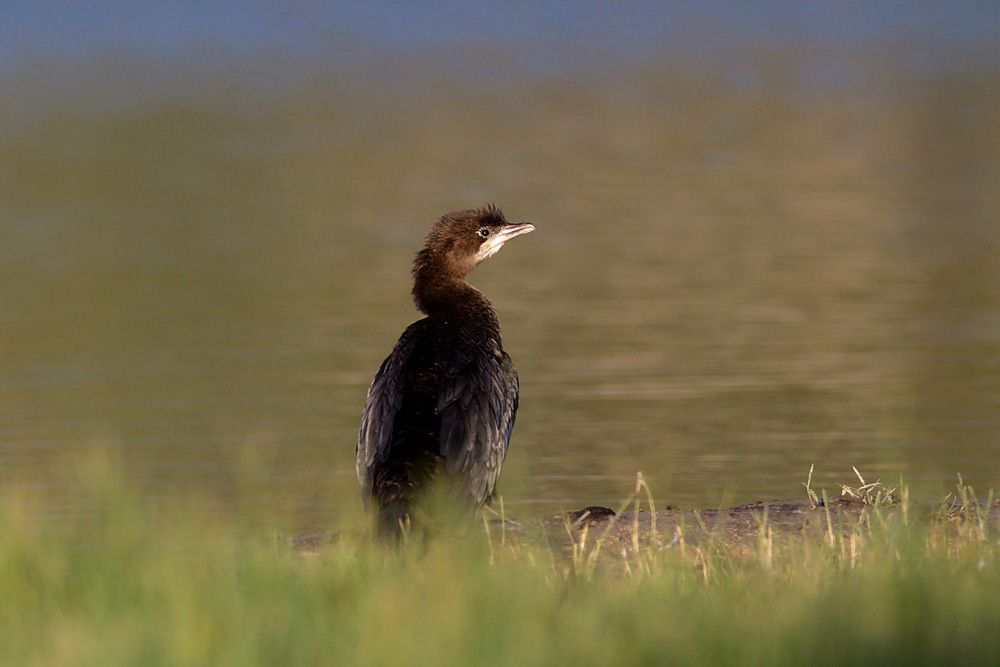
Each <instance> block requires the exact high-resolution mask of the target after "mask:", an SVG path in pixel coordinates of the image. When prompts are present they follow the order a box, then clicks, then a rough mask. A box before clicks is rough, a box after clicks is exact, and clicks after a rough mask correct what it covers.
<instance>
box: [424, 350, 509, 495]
mask: <svg viewBox="0 0 1000 667" xmlns="http://www.w3.org/2000/svg"><path fill="white" fill-rule="evenodd" d="M491 343H492V344H491V345H487V346H482V345H477V346H471V347H466V348H465V349H463V346H459V347H458V349H456V350H455V351H454V353H453V354H450V355H448V356H447V357H445V358H443V359H442V362H443V363H442V368H441V387H440V392H439V394H438V405H437V410H438V414H440V415H441V455H442V456H444V458H445V461H446V463H447V466H448V472H449V474H451V476H452V477H453V478H462V479H464V483H465V484H466V485H467V490H468V492H469V494H470V496H471V498H472V499H473V500H475V502H476V503H477V504H482V503H483V502H485V501H486V500H487V499H488V498H489V497H490V496H491V495H492V494H493V490H494V488H495V487H496V483H497V478H498V477H499V476H500V466H501V465H502V464H503V460H504V457H505V456H506V455H507V445H508V444H509V443H510V434H511V432H512V431H513V430H514V417H515V415H516V413H517V400H518V386H517V371H516V370H515V369H514V364H513V362H511V360H510V357H509V356H507V353H506V352H504V351H503V350H502V349H501V348H500V345H499V344H498V343H496V342H495V341H491Z"/></svg>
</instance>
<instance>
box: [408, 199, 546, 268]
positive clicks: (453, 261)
mask: <svg viewBox="0 0 1000 667" xmlns="http://www.w3.org/2000/svg"><path fill="white" fill-rule="evenodd" d="M534 229H535V226H534V225H533V224H531V223H530V222H519V223H509V222H507V219H506V218H504V216H503V212H502V211H501V210H500V209H499V208H497V207H496V206H494V205H492V204H491V205H489V206H484V207H483V208H476V209H469V210H466V211H454V212H452V213H447V214H445V215H443V216H441V219H440V220H438V221H437V222H436V223H435V224H434V226H433V227H432V228H431V231H430V233H429V234H428V235H427V243H426V244H425V245H424V249H423V250H422V251H421V253H420V255H418V256H417V260H418V262H420V259H421V255H425V256H426V255H432V256H433V257H434V258H435V259H437V260H438V261H439V262H442V263H443V264H444V267H442V268H447V269H448V270H449V271H454V272H455V273H457V274H458V275H459V276H465V275H466V274H467V273H469V271H471V270H472V269H474V268H475V267H476V265H477V264H479V263H480V262H481V261H483V260H484V259H486V258H487V257H490V256H492V255H494V254H496V252H497V251H498V250H500V248H501V247H503V244H504V243H506V242H507V241H509V240H510V239H512V238H514V237H515V236H520V235H521V234H527V233H528V232H531V231H534Z"/></svg>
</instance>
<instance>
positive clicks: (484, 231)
mask: <svg viewBox="0 0 1000 667" xmlns="http://www.w3.org/2000/svg"><path fill="white" fill-rule="evenodd" d="M478 233H479V235H480V236H482V237H483V238H484V239H485V238H486V237H487V236H489V235H490V230H488V229H486V228H485V227H483V228H482V229H480V230H479V232H478Z"/></svg>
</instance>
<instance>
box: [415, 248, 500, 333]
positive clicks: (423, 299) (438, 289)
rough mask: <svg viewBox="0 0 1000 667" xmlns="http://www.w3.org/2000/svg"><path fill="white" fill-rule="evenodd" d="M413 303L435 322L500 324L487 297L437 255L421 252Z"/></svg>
mask: <svg viewBox="0 0 1000 667" xmlns="http://www.w3.org/2000/svg"><path fill="white" fill-rule="evenodd" d="M413 301H414V303H415V304H416V306H417V308H418V309H419V310H420V311H421V312H423V313H426V314H427V315H429V316H430V317H432V318H435V319H444V320H448V319H463V320H464V319H472V320H486V321H488V322H490V323H496V322H497V317H496V311H494V310H493V304H492V302H490V300H489V299H488V298H486V295H485V294H483V293H482V292H480V291H479V290H478V289H476V288H475V287H473V286H472V285H470V284H469V283H468V282H466V281H465V274H464V273H463V272H462V271H460V270H459V269H457V268H455V267H454V266H451V265H450V263H449V262H448V261H447V260H446V259H445V258H441V257H440V256H438V255H435V254H434V253H430V252H425V251H421V252H420V253H419V254H418V255H417V260H416V261H415V262H414V264H413Z"/></svg>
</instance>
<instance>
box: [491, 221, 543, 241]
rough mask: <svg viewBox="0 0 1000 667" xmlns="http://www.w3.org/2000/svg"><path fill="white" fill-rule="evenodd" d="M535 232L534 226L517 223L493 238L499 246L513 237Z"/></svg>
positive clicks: (528, 223)
mask: <svg viewBox="0 0 1000 667" xmlns="http://www.w3.org/2000/svg"><path fill="white" fill-rule="evenodd" d="M533 231H535V226H534V225H533V224H531V223H530V222H518V223H515V224H513V225H507V226H506V227H504V228H503V229H501V230H500V231H499V232H497V234H496V236H494V237H493V240H496V241H497V242H498V243H499V244H500V245H503V244H504V243H506V242H507V241H509V240H510V239H512V238H514V237H515V236H520V235H521V234H527V233H528V232H533Z"/></svg>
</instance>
